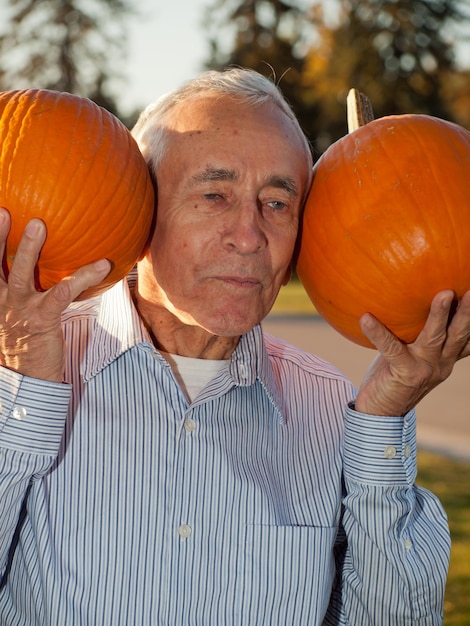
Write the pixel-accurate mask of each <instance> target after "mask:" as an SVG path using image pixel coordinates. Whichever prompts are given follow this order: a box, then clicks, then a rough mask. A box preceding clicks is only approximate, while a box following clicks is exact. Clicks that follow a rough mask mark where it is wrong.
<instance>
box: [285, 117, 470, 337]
mask: <svg viewBox="0 0 470 626" xmlns="http://www.w3.org/2000/svg"><path fill="white" fill-rule="evenodd" d="M297 271H298V274H299V277H300V279H301V281H302V283H303V285H304V287H305V289H306V291H307V293H308V294H309V296H310V298H311V300H312V302H313V304H314V306H315V307H316V309H317V310H318V312H319V313H320V315H322V316H323V317H324V318H325V319H326V320H327V321H328V322H329V323H330V324H331V326H333V327H334V328H335V329H336V330H337V331H339V332H340V333H341V334H343V335H344V336H345V337H347V338H348V339H350V340H352V341H354V342H355V343H358V344H360V345H363V346H369V347H370V343H369V341H368V340H367V339H366V338H365V336H364V335H363V334H362V332H361V330H360V327H359V318H360V316H361V315H362V314H363V313H365V312H370V313H372V314H373V315H375V316H376V317H377V318H378V319H379V320H381V321H382V322H383V323H384V324H385V325H386V326H387V327H388V328H389V329H390V330H391V331H392V332H393V333H395V334H396V335H397V336H398V337H399V338H400V339H402V340H403V341H404V342H406V343H410V342H412V341H414V340H415V339H416V337H417V335H418V334H419V332H420V331H421V329H422V327H423V325H424V322H425V320H426V318H427V315H428V312H429V306H430V302H431V300H432V297H433V296H434V295H435V294H436V293H437V292H438V291H440V290H442V289H453V290H454V291H455V293H456V295H457V297H460V296H462V294H463V293H464V292H465V291H467V290H468V289H470V133H469V132H468V131H467V130H465V129H463V128H461V127H460V126H457V125H455V124H453V123H450V122H447V121H444V120H441V119H438V118H434V117H431V116H426V115H401V116H389V117H383V118H380V119H377V120H375V121H372V122H369V123H368V124H366V125H365V126H362V127H360V128H358V129H357V130H355V131H354V132H352V133H350V134H348V135H346V136H345V137H343V138H341V139H340V140H339V141H337V142H336V143H335V144H333V145H332V146H331V147H330V148H329V149H328V150H327V151H326V152H325V153H324V154H323V155H322V157H321V158H320V159H319V161H318V162H317V164H316V166H315V170H314V181H313V184H312V188H311V191H310V193H309V196H308V200H307V203H306V208H305V214H304V217H303V224H302V236H301V244H300V252H299V257H298V263H297Z"/></svg>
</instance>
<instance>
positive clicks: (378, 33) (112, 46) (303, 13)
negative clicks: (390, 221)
mask: <svg viewBox="0 0 470 626" xmlns="http://www.w3.org/2000/svg"><path fill="white" fill-rule="evenodd" d="M232 65H237V66H244V67H251V68H255V69H257V70H258V71H260V72H261V73H263V74H265V75H266V76H269V77H272V78H273V79H274V80H275V81H276V82H277V83H278V84H279V85H280V87H281V89H282V91H283V92H284V94H285V95H286V97H287V99H288V100H289V102H290V104H291V106H292V108H293V109H294V111H295V113H296V114H297V116H298V118H299V120H300V123H301V125H302V127H303V129H304V131H305V133H306V134H307V136H308V138H309V140H310V143H311V146H312V153H313V156H314V159H315V160H316V159H317V158H318V157H319V156H320V155H321V154H322V153H323V152H324V151H325V150H326V149H327V148H328V146H329V145H331V143H333V142H334V141H336V140H337V139H339V138H340V137H342V136H343V135H345V134H346V132H347V113H346V96H347V93H348V91H349V89H350V88H351V87H355V88H356V89H358V90H360V91H362V92H363V93H365V94H366V95H368V96H369V98H370V99H371V101H372V105H373V109H374V113H375V116H376V117H382V116H384V115H391V114H400V113H424V114H428V115H435V116H437V117H441V118H444V119H447V120H450V121H453V122H456V123H458V124H460V125H461V126H464V127H465V128H467V129H469V130H470V0H128V1H127V0H0V91H7V90H11V89H29V88H33V87H36V88H45V89H56V90H59V91H69V92H72V93H76V94H79V95H82V96H87V97H89V98H91V99H92V100H94V101H95V102H96V103H98V104H100V105H101V106H103V107H105V108H107V109H108V110H110V111H111V112H112V113H114V114H115V115H116V116H117V117H119V118H120V119H121V120H122V121H123V122H124V123H125V124H126V126H128V127H129V128H131V127H132V126H133V124H134V122H135V120H136V118H137V115H138V113H139V112H140V111H141V110H142V109H143V108H144V107H145V106H146V105H147V104H149V103H150V102H152V101H154V100H156V99H157V98H158V97H159V96H161V95H162V94H164V93H166V92H167V91H170V90H172V89H173V88H175V87H177V86H178V85H180V84H181V83H183V82H184V81H186V80H188V79H190V78H192V77H193V76H195V75H196V74H198V73H200V72H201V71H203V70H205V69H209V68H216V69H223V68H225V67H229V66H232ZM265 328H266V329H267V331H268V332H273V333H274V334H277V335H278V336H281V337H283V338H284V339H286V340H287V341H289V342H291V343H295V344H298V345H299V346H300V347H302V348H304V349H306V350H309V351H311V352H315V353H316V354H318V355H319V356H322V357H324V358H326V359H327V360H329V361H331V362H332V363H335V364H336V365H337V366H338V367H340V368H341V369H343V371H345V373H346V374H348V375H349V376H350V378H351V379H352V380H353V381H354V382H356V383H359V381H360V379H361V378H362V376H363V373H364V372H365V370H366V368H367V366H368V363H369V362H370V360H372V357H373V356H374V355H373V354H372V352H371V351H368V350H367V349H365V348H360V347H358V346H355V345H354V344H352V343H351V342H348V341H347V340H346V339H344V338H342V337H340V336H339V335H338V334H335V333H334V332H333V331H332V329H330V328H329V327H328V326H327V325H326V323H324V322H323V320H320V319H319V318H318V316H317V315H316V312H315V310H314V309H313V306H312V305H311V303H310V302H309V300H308V298H307V296H306V294H305V292H304V290H303V288H302V286H301V285H300V284H299V283H298V281H295V280H294V281H291V283H290V284H289V285H288V286H287V287H285V288H284V290H283V291H281V294H280V296H279V298H278V301H277V303H276V305H275V308H274V311H273V314H272V315H271V316H270V317H269V318H268V320H266V325H265ZM458 365H459V367H458V368H457V370H456V372H455V373H454V375H453V377H451V379H449V381H446V383H445V384H444V385H442V386H440V387H439V389H437V390H436V391H435V392H433V394H431V396H429V398H426V400H425V401H423V403H421V404H420V406H419V407H418V421H419V424H420V426H419V430H418V443H419V445H420V453H419V468H420V469H419V474H418V482H419V483H420V484H422V485H424V486H426V487H428V488H430V489H431V490H432V491H434V493H436V494H437V495H438V496H439V497H440V499H441V501H442V502H443V504H444V507H445V509H446V511H447V512H448V515H449V523H450V526H451V532H452V537H453V548H452V556H451V564H450V571H449V580H448V587H447V592H446V603H445V620H444V624H445V626H453V625H461V624H462V625H467V626H468V625H469V624H470V594H469V590H470V487H469V486H470V420H469V418H468V380H469V377H470V359H467V360H464V361H461V362H460V363H459V364H458Z"/></svg>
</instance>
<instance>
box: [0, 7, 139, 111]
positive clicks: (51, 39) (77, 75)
mask: <svg viewBox="0 0 470 626" xmlns="http://www.w3.org/2000/svg"><path fill="white" fill-rule="evenodd" d="M8 11H9V19H8V20H7V22H6V23H4V24H3V25H2V34H1V35H0V89H1V90H3V91H5V90H9V89H29V88H31V87H36V88H41V89H56V90H58V91H68V92H71V93H76V94H79V95H83V96H87V97H89V98H91V99H92V100H94V101H95V102H97V103H98V104H100V105H102V106H105V107H106V108H107V109H108V110H110V111H111V112H112V113H115V114H116V113H117V107H116V105H115V102H114V99H113V97H112V95H111V94H110V89H109V87H108V82H109V80H110V79H111V78H113V77H114V76H116V71H117V70H116V68H117V67H118V65H119V64H118V63H117V59H119V58H120V57H121V56H122V54H123V51H124V46H125V43H126V28H125V27H126V24H125V20H124V18H125V17H127V16H128V15H130V14H131V13H133V9H132V8H131V2H127V1H126V0H89V1H88V2H86V3H84V2H80V1H79V0H41V2H37V1H36V0H11V2H10V3H9V7H8Z"/></svg>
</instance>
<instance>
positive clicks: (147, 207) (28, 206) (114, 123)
mask: <svg viewBox="0 0 470 626" xmlns="http://www.w3.org/2000/svg"><path fill="white" fill-rule="evenodd" d="M0 150H1V152H0V206H2V207H4V208H6V209H8V211H9V212H10V215H11V231H10V234H9V237H8V242H7V251H6V258H5V259H4V271H5V272H6V273H8V268H9V266H10V265H11V262H12V260H13V258H14V256H15V254H16V250H17V247H18V244H19V241H20V238H21V235H22V233H23V230H24V227H25V226H26V224H27V222H28V221H29V220H30V219H32V218H33V217H38V218H41V219H42V220H43V221H44V222H45V224H46V227H47V240H46V243H45V244H44V247H43V249H42V251H41V255H40V258H39V262H38V267H37V270H38V276H37V283H38V284H37V286H38V288H40V289H48V288H49V287H52V286H53V285H55V284H56V283H57V282H58V281H60V280H61V279H62V278H64V277H65V276H68V275H70V274H71V273H72V272H73V271H75V270H76V269H78V268H79V267H81V266H83V265H86V264H88V263H92V262H94V261H97V260H99V259H101V258H108V259H109V260H110V261H111V264H112V270H111V273H110V274H109V275H108V276H107V278H106V279H105V280H104V281H103V282H102V283H100V285H98V286H97V287H94V288H91V289H90V290H87V291H86V292H85V293H84V294H82V296H81V297H82V298H83V297H90V296H93V295H97V294H98V293H101V292H102V291H104V290H105V289H107V288H109V287H110V286H111V285H113V284H114V283H116V282H117V281H119V280H120V279H121V278H123V277H124V276H125V275H126V274H127V273H128V272H129V270H130V269H131V268H132V267H133V265H134V264H135V262H136V261H137V260H138V258H139V257H140V256H141V255H142V253H143V251H144V248H145V246H146V243H147V241H148V238H149V234H150V229H151V224H152V220H153V214H154V192H153V186H152V182H151V179H150V175H149V172H148V168H147V166H146V163H145V161H144V158H143V156H142V155H141V153H140V151H139V148H138V146H137V144H136V142H135V141H134V139H133V137H132V136H131V134H130V132H129V131H128V130H127V128H126V127H125V126H124V125H123V124H122V123H121V122H120V121H119V120H118V119H117V118H116V117H114V116H113V115H111V113H109V112H108V111H106V110H105V109H103V108H101V107H99V106H97V105H96V104H94V103H93V102H92V101H91V100H88V99H87V98H83V97H80V96H75V95H71V94H69V93H63V92H57V91H49V90H41V89H29V90H24V91H7V92H3V93H0Z"/></svg>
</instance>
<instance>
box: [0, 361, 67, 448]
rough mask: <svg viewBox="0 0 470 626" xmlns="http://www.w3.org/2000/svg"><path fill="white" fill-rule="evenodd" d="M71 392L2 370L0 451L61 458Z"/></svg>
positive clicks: (64, 385) (50, 383) (0, 373)
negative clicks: (59, 456)
mask: <svg viewBox="0 0 470 626" xmlns="http://www.w3.org/2000/svg"><path fill="white" fill-rule="evenodd" d="M71 391H72V385H68V384H64V383H53V382H49V381H45V380H38V379H36V378H28V377H26V376H22V375H21V374H18V373H16V372H13V371H11V370H8V369H6V368H3V367H0V447H2V448H6V449H10V450H16V451H19V452H25V453H27V454H44V455H47V456H54V457H55V456H57V453H58V451H59V447H60V443H61V441H62V436H63V431H64V424H65V419H66V417H67V412H68V406H69V402H70V396H71Z"/></svg>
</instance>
